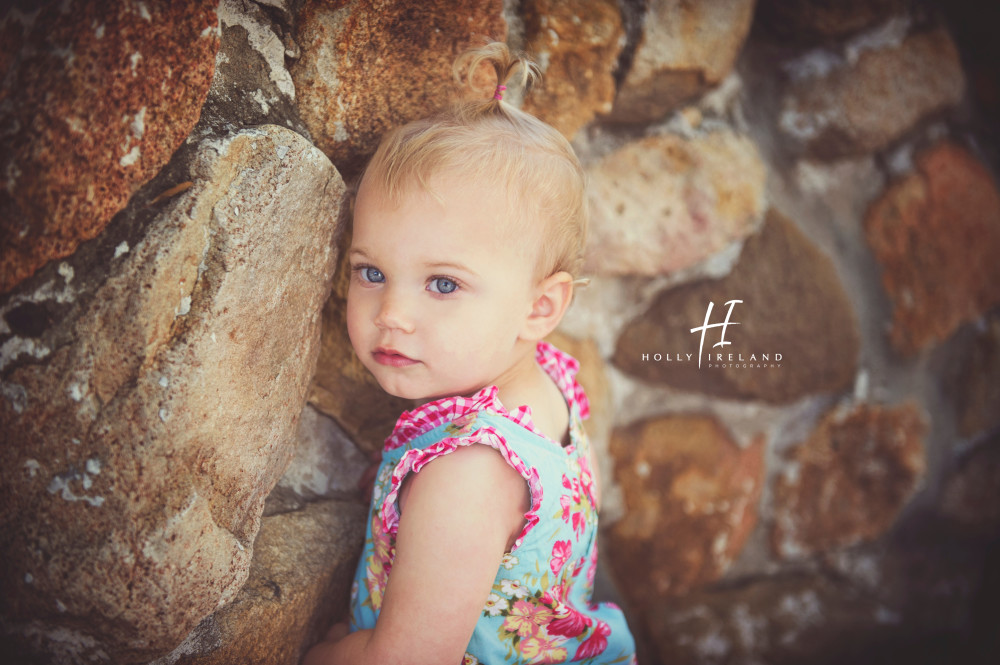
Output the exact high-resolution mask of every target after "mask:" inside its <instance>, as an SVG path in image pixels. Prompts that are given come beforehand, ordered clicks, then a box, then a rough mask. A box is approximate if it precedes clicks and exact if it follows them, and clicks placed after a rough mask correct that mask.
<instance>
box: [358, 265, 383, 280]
mask: <svg viewBox="0 0 1000 665" xmlns="http://www.w3.org/2000/svg"><path fill="white" fill-rule="evenodd" d="M357 271H358V273H359V274H360V275H361V279H363V280H365V281H366V282H373V283H376V284H377V283H380V282H384V281H385V275H383V274H382V271H381V270H379V269H378V268H372V267H371V266H360V267H358V268H357Z"/></svg>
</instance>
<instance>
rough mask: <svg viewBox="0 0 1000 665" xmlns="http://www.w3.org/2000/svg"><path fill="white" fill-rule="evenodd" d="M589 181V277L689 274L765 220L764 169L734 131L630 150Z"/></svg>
mask: <svg viewBox="0 0 1000 665" xmlns="http://www.w3.org/2000/svg"><path fill="white" fill-rule="evenodd" d="M588 179H589V189H588V197H589V203H590V211H591V226H590V236H589V239H588V243H587V258H586V268H585V270H586V271H587V272H588V273H591V274H595V273H596V274H599V275H645V276H654V275H665V274H670V273H673V272H675V271H677V270H681V269H684V268H688V267H691V266H693V265H695V264H697V263H699V262H701V261H703V260H705V259H706V258H708V257H710V256H712V255H713V254H716V253H718V252H719V251H721V250H723V249H725V248H726V247H727V246H729V245H730V244H732V243H734V242H737V241H739V240H742V239H744V238H745V237H747V236H748V235H750V234H751V233H753V231H754V230H755V229H756V228H757V226H759V223H760V219H761V217H762V216H763V214H764V206H765V199H766V197H765V191H764V185H765V181H766V179H767V171H766V169H765V167H764V163H763V161H762V160H761V158H760V155H759V154H758V152H757V147H756V146H755V145H754V143H753V141H751V140H750V139H749V138H747V137H745V136H740V135H738V134H735V133H733V132H731V131H728V130H724V131H715V132H711V133H708V134H704V135H698V136H695V137H692V138H683V137H680V136H677V135H674V134H661V135H657V136H650V137H647V138H644V139H641V140H638V141H635V142H632V143H629V144H626V145H625V146H624V147H623V148H621V149H619V150H617V151H615V152H613V153H611V154H610V155H608V156H606V157H604V158H603V159H601V160H600V161H599V162H597V163H596V164H594V165H593V166H591V167H590V168H589V169H588Z"/></svg>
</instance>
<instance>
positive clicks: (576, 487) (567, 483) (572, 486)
mask: <svg viewBox="0 0 1000 665" xmlns="http://www.w3.org/2000/svg"><path fill="white" fill-rule="evenodd" d="M562 484H563V487H565V488H566V489H568V490H572V491H573V503H580V481H579V480H577V479H576V478H573V479H572V480H571V479H570V477H569V476H567V475H566V474H565V473H564V474H563V477H562Z"/></svg>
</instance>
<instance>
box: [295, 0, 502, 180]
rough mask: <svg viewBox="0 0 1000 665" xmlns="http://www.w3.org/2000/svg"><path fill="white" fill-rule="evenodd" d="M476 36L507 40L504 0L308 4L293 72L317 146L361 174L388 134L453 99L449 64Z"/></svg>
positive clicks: (455, 94)
mask: <svg viewBox="0 0 1000 665" xmlns="http://www.w3.org/2000/svg"><path fill="white" fill-rule="evenodd" d="M477 35H486V36H489V37H491V38H494V39H499V40H504V39H506V36H507V25H506V22H505V21H504V20H503V2H502V1H501V0H477V2H474V3H469V4H467V5H465V6H464V7H463V9H462V10H461V11H456V10H455V6H454V4H453V3H449V2H444V1H442V0H432V1H427V0H387V1H381V2H376V1H375V0H350V1H348V2H337V3H306V4H305V5H304V6H303V7H302V9H301V11H300V12H299V15H298V36H297V39H298V44H299V47H300V48H301V49H302V57H301V58H299V60H298V61H297V62H296V63H295V64H294V65H293V66H292V68H291V74H292V79H293V80H294V81H295V94H296V96H297V99H298V105H299V112H300V113H301V114H302V119H303V120H304V121H305V123H306V125H307V126H308V127H309V131H310V133H311V134H312V136H313V139H314V140H315V143H316V145H317V146H319V148H320V149H321V150H323V152H325V153H326V154H327V155H329V156H330V159H331V160H333V163H334V164H336V165H337V168H339V169H340V170H341V171H342V172H343V173H345V174H347V175H350V174H354V173H357V172H358V171H359V170H360V168H361V166H362V165H363V164H364V162H365V160H366V159H367V157H368V156H369V155H371V153H373V152H374V151H375V147H376V146H377V145H378V141H379V139H380V138H381V137H382V135H383V134H384V133H385V132H386V131H387V130H389V129H392V128H393V127H395V126H397V125H401V124H404V123H406V122H409V121H410V120H415V119H417V118H423V117H425V116H427V115H430V114H431V113H432V112H434V111H435V110H438V109H440V108H442V107H443V106H444V105H446V104H448V103H449V102H451V101H454V100H456V99H457V98H458V94H459V90H458V89H457V87H456V86H455V85H454V83H453V82H452V81H453V79H452V73H451V66H452V62H453V60H454V59H455V56H457V55H458V54H459V53H460V52H461V51H462V50H463V49H464V48H465V47H466V46H468V45H470V44H471V43H473V41H474V38H475V37H476V36H477ZM484 94H488V93H484Z"/></svg>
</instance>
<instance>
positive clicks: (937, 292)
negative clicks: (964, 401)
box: [865, 142, 1000, 355]
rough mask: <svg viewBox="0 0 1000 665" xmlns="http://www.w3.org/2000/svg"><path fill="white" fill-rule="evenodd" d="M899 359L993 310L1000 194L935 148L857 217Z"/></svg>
mask: <svg viewBox="0 0 1000 665" xmlns="http://www.w3.org/2000/svg"><path fill="white" fill-rule="evenodd" d="M865 233H866V235H867V238H868V244H869V245H871V248H872V252H874V254H875V257H876V258H877V259H878V261H879V263H880V264H881V265H882V285H883V286H884V287H885V290H886V292H887V293H888V294H889V297H890V299H891V300H892V302H893V321H892V329H891V331H890V333H889V339H890V341H891V342H892V344H893V347H895V349H896V350H897V351H899V352H900V353H901V354H903V355H912V354H914V353H916V352H917V351H919V350H921V349H923V348H925V347H927V346H930V345H932V344H934V343H935V342H938V341H941V340H944V339H945V338H947V337H948V336H950V335H951V334H952V333H953V332H954V331H955V330H956V329H957V328H958V327H959V326H960V325H962V324H963V323H966V322H969V321H972V320H974V319H977V318H979V316H981V315H982V314H983V313H984V312H985V311H986V310H987V309H989V308H990V307H993V306H995V305H996V304H998V303H1000V261H997V260H996V257H997V255H998V254H1000V192H998V191H997V186H996V183H995V182H994V180H993V177H992V176H991V175H990V172H989V171H988V170H987V169H986V167H985V166H984V165H983V164H982V163H980V162H979V161H978V160H977V159H976V158H975V157H973V156H972V155H971V154H969V153H968V152H967V151H966V150H965V149H963V148H961V147H959V146H957V145H955V144H953V143H950V142H942V143H939V144H937V145H935V146H933V147H932V148H930V149H928V150H926V151H924V152H923V153H921V154H920V155H918V157H917V160H916V170H915V171H914V172H913V173H911V174H910V175H907V176H906V177H904V178H903V179H901V180H899V181H898V182H896V183H894V184H892V185H891V186H890V187H889V188H888V189H887V190H886V191H885V193H884V194H883V195H882V196H881V197H880V198H879V199H878V200H877V201H876V202H875V203H874V204H872V206H871V208H870V209H869V211H868V214H867V216H866V217H865Z"/></svg>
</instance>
